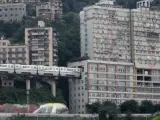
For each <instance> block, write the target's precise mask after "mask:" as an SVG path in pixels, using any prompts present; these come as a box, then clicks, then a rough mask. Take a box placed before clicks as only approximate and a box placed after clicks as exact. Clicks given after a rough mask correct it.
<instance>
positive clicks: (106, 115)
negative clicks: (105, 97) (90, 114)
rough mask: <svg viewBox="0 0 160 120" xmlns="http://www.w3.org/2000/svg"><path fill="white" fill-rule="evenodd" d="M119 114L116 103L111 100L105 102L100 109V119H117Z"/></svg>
mask: <svg viewBox="0 0 160 120" xmlns="http://www.w3.org/2000/svg"><path fill="white" fill-rule="evenodd" d="M117 114H118V109H117V106H116V104H115V103H112V102H110V101H106V102H104V103H103V104H102V105H101V107H100V110H99V119H100V120H116V119H117Z"/></svg>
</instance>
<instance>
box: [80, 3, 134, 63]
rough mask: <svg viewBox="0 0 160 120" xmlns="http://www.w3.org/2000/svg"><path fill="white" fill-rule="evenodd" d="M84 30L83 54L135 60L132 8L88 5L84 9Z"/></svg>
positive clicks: (94, 58)
mask: <svg viewBox="0 0 160 120" xmlns="http://www.w3.org/2000/svg"><path fill="white" fill-rule="evenodd" d="M110 6H112V5H110ZM80 30H81V56H89V57H90V59H93V60H103V61H113V62H126V63H130V62H131V46H130V10H129V9H122V8H119V6H118V8H116V6H114V8H113V7H106V6H101V5H94V6H90V7H85V8H84V9H83V11H82V12H80Z"/></svg>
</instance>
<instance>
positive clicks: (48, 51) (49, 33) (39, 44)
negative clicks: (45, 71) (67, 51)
mask: <svg viewBox="0 0 160 120" xmlns="http://www.w3.org/2000/svg"><path fill="white" fill-rule="evenodd" d="M25 44H26V45H27V46H28V47H29V55H30V61H29V63H30V64H33V65H47V66H48V65H49V66H53V65H56V64H57V58H58V57H57V42H56V33H55V31H54V30H53V28H52V27H45V24H44V22H42V21H39V22H38V27H35V28H26V29H25Z"/></svg>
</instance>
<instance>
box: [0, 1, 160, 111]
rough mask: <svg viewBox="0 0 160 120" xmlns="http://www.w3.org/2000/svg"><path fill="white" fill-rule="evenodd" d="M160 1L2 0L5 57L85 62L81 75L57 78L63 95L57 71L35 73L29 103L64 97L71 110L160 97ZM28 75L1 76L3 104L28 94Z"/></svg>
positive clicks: (1, 52)
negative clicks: (53, 88) (54, 89)
mask: <svg viewBox="0 0 160 120" xmlns="http://www.w3.org/2000/svg"><path fill="white" fill-rule="evenodd" d="M157 8H159V1H158V0H143V1H140V0H116V1H114V2H113V1H112V0H101V1H99V0H62V1H60V0H23V1H22V0H0V36H1V40H0V64H24V65H45V66H68V67H78V68H81V69H82V74H81V79H77V78H69V79H68V78H65V77H58V78H57V79H58V80H59V81H58V82H57V88H58V90H57V97H53V96H52V93H51V91H50V89H51V87H50V84H51V83H49V82H46V81H47V80H48V79H51V77H44V78H40V77H35V78H33V77H32V76H31V77H30V78H29V79H31V80H32V81H31V90H30V96H31V99H30V103H44V102H65V103H69V109H70V112H71V113H87V106H86V105H88V106H89V107H90V108H92V106H90V105H91V104H93V103H96V102H98V105H100V106H101V105H103V103H104V102H105V101H107V100H109V101H112V102H114V103H115V104H116V105H121V104H123V103H124V102H125V101H128V100H131V99H134V100H135V101H136V104H141V102H142V103H143V101H144V100H149V101H151V104H152V103H153V104H158V105H159V104H160V94H159V92H160V88H159V87H160V82H159V80H160V62H159V61H160V49H159V46H160V41H159V38H160V19H159V18H160V12H159V11H158V10H159V9H157ZM25 77H26V78H27V79H28V76H25V75H24V76H23V75H22V76H20V77H19V76H14V77H13V76H12V75H11V76H9V75H8V76H7V77H6V76H1V78H0V79H1V87H2V88H0V104H3V103H5V102H8V103H21V104H24V103H25V102H26V98H25V97H26V90H25V82H24V81H23V80H24V79H25ZM13 78H14V80H13ZM107 104H108V103H107ZM112 105H113V108H115V105H114V104H112ZM152 107H153V105H152ZM93 109H94V107H93ZM155 109H156V108H155ZM116 110H117V109H116ZM158 110H159V108H158ZM158 110H157V111H158ZM91 111H92V110H91ZM97 111H98V110H97ZM152 111H154V110H152ZM136 112H137V111H136ZM138 112H139V111H138ZM154 112H155V111H154ZM146 113H147V112H146Z"/></svg>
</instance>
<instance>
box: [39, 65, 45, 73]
mask: <svg viewBox="0 0 160 120" xmlns="http://www.w3.org/2000/svg"><path fill="white" fill-rule="evenodd" d="M46 69H47V66H43V65H38V74H39V75H44V74H45V70H46Z"/></svg>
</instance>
